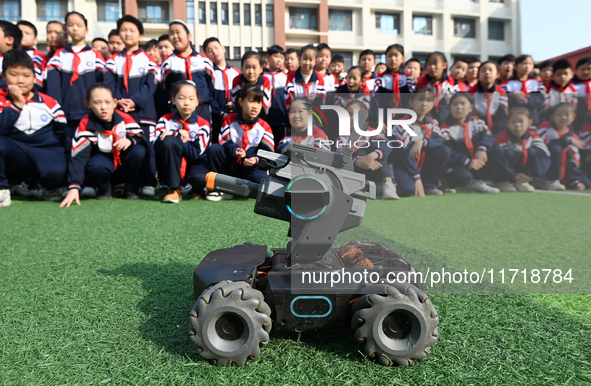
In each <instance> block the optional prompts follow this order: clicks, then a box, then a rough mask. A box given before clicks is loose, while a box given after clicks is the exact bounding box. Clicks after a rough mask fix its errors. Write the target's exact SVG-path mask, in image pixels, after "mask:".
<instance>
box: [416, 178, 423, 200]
mask: <svg viewBox="0 0 591 386" xmlns="http://www.w3.org/2000/svg"><path fill="white" fill-rule="evenodd" d="M415 196H418V197H425V187H424V186H423V181H421V180H420V179H419V180H416V181H415Z"/></svg>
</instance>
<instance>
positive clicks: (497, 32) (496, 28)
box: [488, 20, 505, 41]
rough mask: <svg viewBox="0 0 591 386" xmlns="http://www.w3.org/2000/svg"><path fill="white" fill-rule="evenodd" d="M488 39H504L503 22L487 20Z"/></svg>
mask: <svg viewBox="0 0 591 386" xmlns="http://www.w3.org/2000/svg"><path fill="white" fill-rule="evenodd" d="M488 40H501V41H503V40H505V22H504V21H495V20H489V21H488Z"/></svg>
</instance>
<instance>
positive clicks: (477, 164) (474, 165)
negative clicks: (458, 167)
mask: <svg viewBox="0 0 591 386" xmlns="http://www.w3.org/2000/svg"><path fill="white" fill-rule="evenodd" d="M484 165H485V163H484V162H482V161H480V160H478V159H473V160H472V161H470V164H469V165H468V168H470V169H472V170H480V169H482V168H483V167H484Z"/></svg>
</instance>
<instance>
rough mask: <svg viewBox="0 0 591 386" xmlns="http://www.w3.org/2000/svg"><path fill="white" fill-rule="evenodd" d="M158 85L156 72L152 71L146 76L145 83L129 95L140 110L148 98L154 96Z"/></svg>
mask: <svg viewBox="0 0 591 386" xmlns="http://www.w3.org/2000/svg"><path fill="white" fill-rule="evenodd" d="M105 75H106V74H105ZM156 87H157V84H156V76H155V75H154V73H152V72H150V73H148V75H147V76H146V77H145V78H144V83H143V84H142V85H141V87H140V88H139V89H138V90H137V92H136V93H135V94H133V95H131V96H130V97H129V98H130V99H131V100H133V101H134V102H135V104H136V108H139V109H138V110H141V109H142V108H143V106H145V105H146V102H147V101H148V100H150V99H153V98H154V93H155V92H156Z"/></svg>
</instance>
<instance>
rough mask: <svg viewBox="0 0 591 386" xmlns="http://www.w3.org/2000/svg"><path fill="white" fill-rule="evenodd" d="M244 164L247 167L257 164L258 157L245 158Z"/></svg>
mask: <svg viewBox="0 0 591 386" xmlns="http://www.w3.org/2000/svg"><path fill="white" fill-rule="evenodd" d="M242 164H243V165H244V166H246V167H247V168H249V167H251V166H254V165H256V164H257V157H250V158H245V159H244V161H242Z"/></svg>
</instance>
